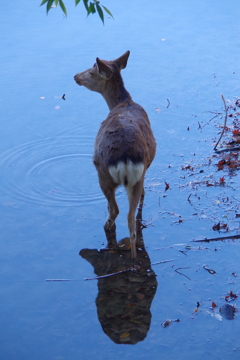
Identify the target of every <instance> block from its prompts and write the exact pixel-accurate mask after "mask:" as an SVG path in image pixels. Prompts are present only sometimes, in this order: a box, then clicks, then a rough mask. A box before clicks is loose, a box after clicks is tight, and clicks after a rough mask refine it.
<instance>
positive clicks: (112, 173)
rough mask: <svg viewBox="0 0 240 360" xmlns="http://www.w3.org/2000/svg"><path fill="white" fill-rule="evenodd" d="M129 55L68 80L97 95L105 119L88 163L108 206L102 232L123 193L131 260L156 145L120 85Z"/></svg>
mask: <svg viewBox="0 0 240 360" xmlns="http://www.w3.org/2000/svg"><path fill="white" fill-rule="evenodd" d="M129 55H130V51H126V52H125V53H124V54H123V55H122V56H120V57H119V58H117V59H115V60H111V61H107V60H100V59H99V58H98V57H97V58H96V62H95V63H94V65H93V67H91V68H90V69H88V70H85V71H83V72H80V73H78V74H76V75H75V76H74V80H75V82H76V83H77V84H78V85H82V86H84V87H86V88H87V89H89V90H91V91H95V92H98V93H100V94H101V95H102V96H103V98H104V99H105V101H106V103H107V105H108V107H109V110H110V112H109V114H108V116H107V118H106V120H104V121H103V122H102V123H101V126H100V129H99V131H98V133H97V136H96V139H95V144H94V152H93V163H94V165H95V167H96V170H97V173H98V180H99V185H100V188H101V190H102V192H103V194H104V195H105V197H106V199H107V202H108V212H109V214H108V219H107V221H106V223H105V225H104V229H105V231H108V230H110V229H111V228H112V226H113V225H115V220H116V218H117V216H118V214H119V208H118V205H117V202H116V198H115V192H116V189H117V187H118V186H120V185H123V186H124V187H125V189H126V192H127V195H128V202H129V212H128V217H127V221H128V229H129V237H130V245H131V257H132V258H136V220H135V213H136V209H137V207H138V204H139V202H140V200H141V199H142V201H143V197H144V178H145V173H146V171H147V169H148V168H149V166H150V164H151V163H152V161H153V159H154V157H155V154H156V141H155V138H154V135H153V132H152V129H151V124H150V121H149V118H148V115H147V113H146V111H145V110H144V109H143V108H142V107H141V106H140V105H138V104H137V103H135V102H134V101H133V100H132V98H131V95H130V94H129V92H128V91H127V90H126V88H125V86H124V82H123V79H122V76H121V70H123V69H125V68H126V66H127V62H128V58H129Z"/></svg>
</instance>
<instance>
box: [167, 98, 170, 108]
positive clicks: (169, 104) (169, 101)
mask: <svg viewBox="0 0 240 360" xmlns="http://www.w3.org/2000/svg"><path fill="white" fill-rule="evenodd" d="M167 101H168V106H167V108H169V106H170V101H169V100H168V99H167Z"/></svg>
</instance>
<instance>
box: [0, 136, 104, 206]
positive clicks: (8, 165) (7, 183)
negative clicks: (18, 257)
mask: <svg viewBox="0 0 240 360" xmlns="http://www.w3.org/2000/svg"><path fill="white" fill-rule="evenodd" d="M92 151H93V139H92V138H86V137H84V138H83V137H80V136H65V137H60V138H49V139H44V140H38V141H33V142H29V143H26V144H23V145H20V146H18V147H15V148H13V149H10V150H9V151H6V152H5V153H3V154H1V160H0V171H1V180H0V187H1V190H2V191H3V192H4V193H5V194H7V195H8V196H10V197H11V198H14V199H15V200H16V201H20V202H25V203H26V202H29V203H32V204H42V205H50V206H81V205H87V204H89V203H91V204H92V203H96V202H99V201H103V200H104V197H103V195H102V192H101V190H100V189H99V186H98V179H97V175H96V171H95V169H94V166H93V164H92Z"/></svg>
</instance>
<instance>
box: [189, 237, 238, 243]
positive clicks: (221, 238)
mask: <svg viewBox="0 0 240 360" xmlns="http://www.w3.org/2000/svg"><path fill="white" fill-rule="evenodd" d="M229 239H240V235H232V236H223V237H217V238H212V239H203V240H192V241H193V242H210V241H222V240H229Z"/></svg>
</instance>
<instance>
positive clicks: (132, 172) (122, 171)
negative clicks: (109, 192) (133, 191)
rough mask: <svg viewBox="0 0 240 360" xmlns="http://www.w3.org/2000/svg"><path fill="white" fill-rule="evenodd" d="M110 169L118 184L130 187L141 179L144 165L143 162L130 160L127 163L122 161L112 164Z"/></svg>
mask: <svg viewBox="0 0 240 360" xmlns="http://www.w3.org/2000/svg"><path fill="white" fill-rule="evenodd" d="M108 170H109V173H110V175H111V177H112V178H113V181H114V182H115V183H116V184H119V185H120V184H122V185H124V186H125V187H126V188H127V189H128V188H132V187H133V186H134V185H135V184H136V183H137V182H138V181H139V180H140V179H141V177H142V174H143V171H144V165H143V163H138V164H134V163H133V162H132V161H131V160H128V161H127V163H126V164H125V162H123V161H120V162H119V163H117V165H110V166H109V167H108ZM126 182H127V185H126Z"/></svg>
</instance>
